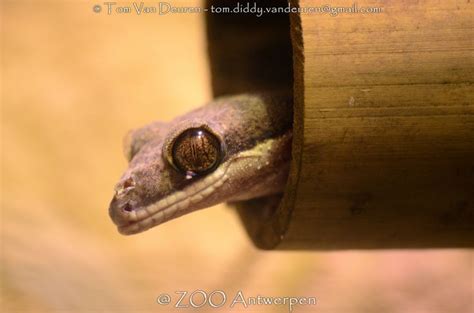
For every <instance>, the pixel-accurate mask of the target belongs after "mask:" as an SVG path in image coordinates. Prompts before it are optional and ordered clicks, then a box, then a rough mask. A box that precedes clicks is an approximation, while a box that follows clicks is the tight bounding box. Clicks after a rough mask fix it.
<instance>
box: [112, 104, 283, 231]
mask: <svg viewBox="0 0 474 313" xmlns="http://www.w3.org/2000/svg"><path fill="white" fill-rule="evenodd" d="M291 125H292V105H291V101H290V98H289V97H286V96H282V95H241V96H235V97H227V98H221V99H217V100H215V101H213V102H211V103H209V104H208V105H205V106H203V107H201V108H199V109H197V110H194V111H192V112H190V113H188V114H185V115H183V116H180V117H178V118H176V119H175V120H173V121H171V122H170V123H161V122H155V123H152V124H150V125H147V126H145V127H143V128H141V129H138V130H135V131H132V132H131V133H129V135H128V136H127V138H126V142H125V154H126V156H127V158H128V159H129V162H130V163H129V167H128V169H127V170H126V171H125V173H124V174H123V176H122V178H121V179H120V181H119V183H118V184H117V185H116V187H115V196H114V198H113V199H112V202H111V204H110V207H109V213H110V216H111V218H112V220H113V221H114V223H115V224H116V225H117V226H118V229H119V231H120V232H121V233H122V234H134V233H138V232H142V231H144V230H147V229H149V228H151V227H154V226H156V225H159V224H161V223H163V222H165V221H168V220H170V219H172V218H176V217H178V216H181V215H183V214H187V213H190V212H193V211H195V210H198V209H202V208H206V207H209V206H212V205H215V204H218V203H221V202H227V201H240V200H248V199H252V198H258V197H264V196H270V195H274V194H277V193H280V192H282V190H283V188H284V186H285V183H286V178H287V175H288V167H289V160H290V150H291ZM189 129H198V130H199V129H201V130H204V133H206V132H208V133H209V135H210V137H202V138H193V137H192V136H189V134H186V131H188V132H189ZM217 145H219V147H217ZM217 148H219V149H217ZM190 149H194V150H192V152H190V151H191V150H190ZM214 160H215V162H216V163H215V164H210V163H213V161H214ZM196 166H197V167H200V169H201V170H199V171H195V172H196V173H193V175H189V173H187V172H188V171H187V169H192V168H193V167H194V168H196Z"/></svg>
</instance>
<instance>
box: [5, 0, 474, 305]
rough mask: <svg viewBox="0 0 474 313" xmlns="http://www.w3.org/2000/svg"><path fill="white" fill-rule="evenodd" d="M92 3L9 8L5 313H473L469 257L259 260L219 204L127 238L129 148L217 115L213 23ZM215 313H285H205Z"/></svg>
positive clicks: (282, 256) (276, 256)
mask: <svg viewBox="0 0 474 313" xmlns="http://www.w3.org/2000/svg"><path fill="white" fill-rule="evenodd" d="M118 3H119V4H120V3H122V4H124V5H131V3H132V2H118ZM172 3H173V4H175V5H177V4H178V2H177V1H175V2H172ZM94 4H96V3H95V2H91V1H23V0H16V1H2V7H1V22H2V70H1V72H2V78H1V79H2V80H1V82H2V122H1V125H2V129H1V133H2V144H1V147H2V149H1V151H2V172H1V178H2V181H1V200H2V202H1V209H2V223H1V231H2V235H1V240H2V253H1V275H2V276H1V283H2V291H1V296H2V302H1V306H2V308H3V310H2V312H92V311H94V312H170V311H173V310H172V308H171V307H161V306H159V305H158V304H156V303H155V299H156V297H157V296H158V295H159V294H161V293H164V292H165V293H169V294H174V292H175V291H177V290H188V291H190V292H192V291H193V290H196V289H202V290H207V291H213V290H223V291H225V292H226V293H227V294H228V297H232V296H233V295H235V293H236V292H237V291H238V290H242V291H243V293H244V294H245V295H246V296H257V295H259V294H260V295H265V296H291V295H296V296H314V297H317V299H318V301H319V303H318V305H317V306H316V307H313V308H311V307H297V308H296V309H295V312H433V313H435V312H439V313H441V312H442V313H445V312H446V313H448V312H460V313H461V312H472V311H473V293H474V291H473V281H474V272H473V254H472V252H471V251H469V250H458V251H456V250H438V251H386V252H363V251H361V252H356V251H354V252H351V251H348V252H331V253H317V252H313V253H309V252H308V253H305V252H262V251H258V250H256V249H255V248H254V247H253V246H252V244H251V242H250V241H249V239H248V238H247V236H246V234H245V233H244V230H243V227H242V225H240V221H239V220H238V218H237V216H236V214H235V212H233V210H231V209H229V208H225V206H223V205H222V206H217V207H214V208H211V209H207V210H203V211H200V212H196V213H193V214H191V215H189V216H185V217H182V218H180V219H177V220H174V221H172V222H170V223H167V224H164V225H162V226H160V227H157V228H154V229H152V230H151V231H148V232H145V233H143V234H140V235H137V236H131V237H124V236H121V235H119V234H118V233H117V231H116V229H115V227H114V226H113V224H112V223H111V221H110V220H109V217H108V214H107V207H108V202H109V200H110V198H111V196H112V190H113V186H114V184H115V183H116V181H117V179H118V178H119V176H120V175H121V172H122V171H123V169H124V168H125V167H126V162H125V159H124V157H123V156H122V147H121V144H122V137H123V135H124V134H125V133H126V132H127V130H129V129H131V128H134V127H139V126H141V125H143V124H145V123H148V122H150V121H152V120H155V119H160V120H169V119H171V118H172V117H174V116H176V115H179V114H182V113H184V112H186V111H188V110H190V109H191V108H194V107H196V106H199V105H202V104H203V103H205V102H206V101H208V100H210V97H211V92H210V79H209V73H208V64H207V54H206V40H205V27H204V17H203V16H202V15H201V14H168V15H163V16H159V15H157V14H151V15H140V16H138V15H136V14H127V15H118V14H113V15H110V16H109V15H107V14H105V13H104V11H102V12H101V13H94V12H93V11H92V7H93V5H94ZM179 5H183V6H200V5H202V4H201V2H199V1H198V2H190V1H180V2H179ZM174 297H175V299H176V297H177V295H174ZM182 310H183V309H182ZM182 310H176V311H182ZM187 311H192V310H190V309H188V310H187ZM217 311H220V312H224V311H230V312H287V311H288V310H287V308H286V307H285V306H281V307H274V306H253V307H249V308H247V309H243V308H242V307H240V306H238V307H235V308H234V309H228V307H225V308H224V309H221V310H216V309H212V308H203V309H200V310H199V312H217Z"/></svg>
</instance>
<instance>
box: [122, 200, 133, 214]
mask: <svg viewBox="0 0 474 313" xmlns="http://www.w3.org/2000/svg"><path fill="white" fill-rule="evenodd" d="M123 210H124V211H126V212H131V211H133V208H132V206H131V205H130V203H128V202H127V203H125V205H124V206H123Z"/></svg>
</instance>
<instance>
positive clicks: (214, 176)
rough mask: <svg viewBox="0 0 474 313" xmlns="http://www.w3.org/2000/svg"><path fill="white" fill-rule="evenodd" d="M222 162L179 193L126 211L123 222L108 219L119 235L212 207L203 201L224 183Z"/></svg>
mask: <svg viewBox="0 0 474 313" xmlns="http://www.w3.org/2000/svg"><path fill="white" fill-rule="evenodd" d="M226 163H227V164H225V163H224V164H222V165H223V166H221V168H218V169H217V170H216V171H215V172H213V173H211V174H209V175H208V176H206V177H205V178H203V179H202V180H199V181H196V182H195V183H193V184H191V185H190V186H188V187H186V188H184V189H183V190H181V191H177V192H175V193H172V194H170V195H168V196H166V197H165V198H163V199H160V200H158V201H157V202H155V203H152V204H150V205H147V206H143V207H140V208H137V209H135V210H132V211H128V212H127V215H126V219H125V220H123V219H122V220H121V221H118V220H115V219H114V218H112V219H113V220H114V222H115V224H116V225H117V228H118V231H119V232H120V233H121V234H123V235H132V234H137V233H140V232H143V231H145V230H147V229H150V228H152V227H154V226H157V225H159V224H162V223H164V222H167V221H169V220H171V219H174V218H177V217H180V216H181V215H184V214H187V213H190V212H191V211H195V210H198V209H201V208H205V207H207V206H210V205H213V204H212V203H209V201H206V200H208V197H209V195H211V194H213V193H214V192H215V191H216V190H217V189H218V188H220V187H221V186H222V185H223V184H224V183H225V181H226V180H227V178H228V175H227V170H228V168H229V166H230V163H231V161H228V162H226ZM191 208H192V209H191Z"/></svg>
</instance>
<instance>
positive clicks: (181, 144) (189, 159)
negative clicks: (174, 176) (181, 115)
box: [172, 128, 221, 174]
mask: <svg viewBox="0 0 474 313" xmlns="http://www.w3.org/2000/svg"><path fill="white" fill-rule="evenodd" d="M172 156H173V163H174V164H175V165H176V167H177V168H178V169H179V170H180V171H182V172H183V173H192V174H202V173H205V172H208V171H210V170H212V169H213V168H214V167H215V166H216V165H217V164H218V162H219V161H220V159H221V149H220V141H219V139H218V138H217V137H216V136H215V135H213V134H212V133H210V132H209V131H208V130H206V129H204V128H190V129H188V130H185V131H184V132H183V133H181V134H180V135H179V136H178V138H176V140H175V142H174V144H173V150H172Z"/></svg>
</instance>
